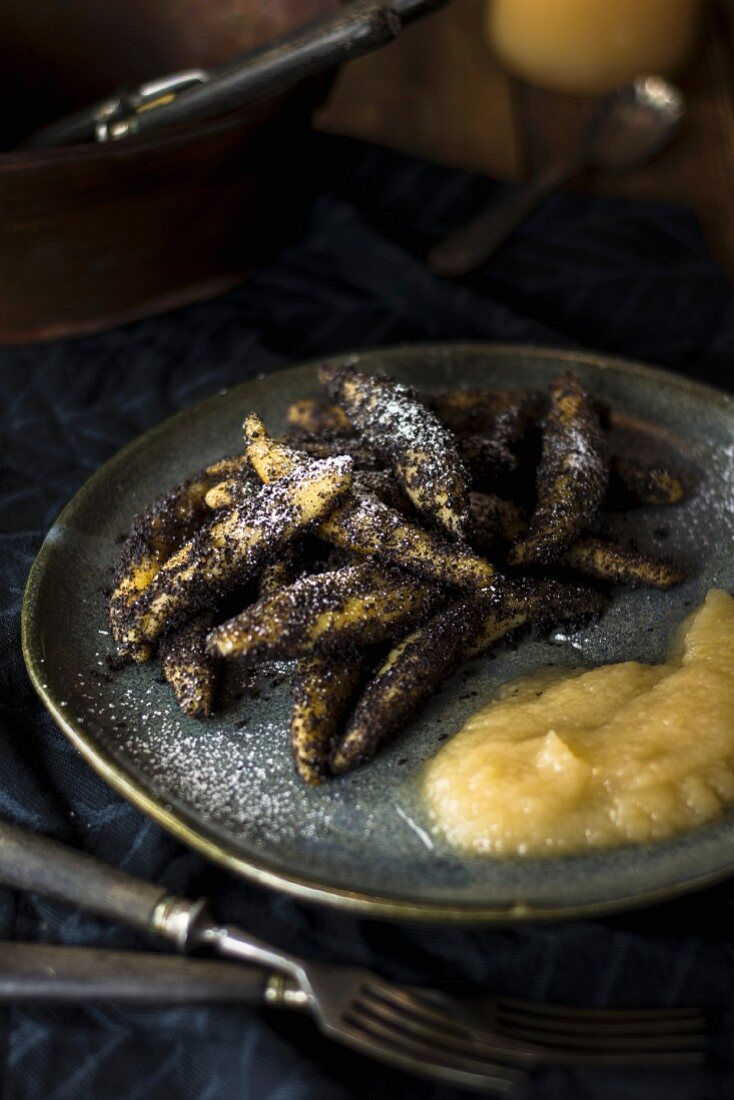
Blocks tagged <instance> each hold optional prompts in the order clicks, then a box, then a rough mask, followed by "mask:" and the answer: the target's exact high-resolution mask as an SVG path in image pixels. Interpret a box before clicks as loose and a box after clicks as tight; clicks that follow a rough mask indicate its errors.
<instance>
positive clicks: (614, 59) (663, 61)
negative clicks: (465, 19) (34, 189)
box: [487, 0, 701, 95]
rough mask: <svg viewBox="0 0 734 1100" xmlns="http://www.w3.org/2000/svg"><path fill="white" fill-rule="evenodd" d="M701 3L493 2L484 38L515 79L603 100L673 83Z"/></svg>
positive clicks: (696, 0) (652, 0)
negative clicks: (654, 79)
mask: <svg viewBox="0 0 734 1100" xmlns="http://www.w3.org/2000/svg"><path fill="white" fill-rule="evenodd" d="M700 6H701V0H490V4H489V7H488V9H487V34H488V38H489V41H490V44H491V46H492V49H493V51H494V52H495V54H496V55H497V57H498V58H499V59H500V61H501V62H502V64H503V65H504V66H505V67H506V68H507V69H508V71H510V72H512V73H513V74H514V75H516V76H519V77H521V78H523V79H524V80H527V81H529V82H530V83H532V84H538V85H540V86H541V87H546V88H550V89H554V90H557V91H562V92H571V93H576V94H581V95H598V94H601V93H604V92H609V91H611V90H612V89H613V88H615V87H617V86H618V85H620V84H627V83H630V82H631V81H632V80H634V79H635V77H638V76H640V75H642V74H648V73H650V74H658V75H666V76H667V75H671V74H674V73H675V72H676V70H677V69H679V68H680V66H681V65H682V64H683V62H684V61H685V59H686V57H687V55H688V53H689V51H690V48H691V46H692V44H693V41H694V39H695V34H696V29H697V16H698V12H699V9H700Z"/></svg>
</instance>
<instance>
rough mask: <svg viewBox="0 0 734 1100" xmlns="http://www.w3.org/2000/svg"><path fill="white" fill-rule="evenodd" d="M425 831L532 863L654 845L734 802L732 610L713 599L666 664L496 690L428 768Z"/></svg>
mask: <svg viewBox="0 0 734 1100" xmlns="http://www.w3.org/2000/svg"><path fill="white" fill-rule="evenodd" d="M423 794H424V797H425V799H426V802H427V804H428V808H429V812H430V815H431V818H432V821H433V827H434V830H435V831H436V832H437V833H438V834H439V835H443V836H444V837H445V838H446V839H447V840H448V841H449V843H451V844H452V845H453V846H455V847H457V848H460V849H462V850H464V851H468V852H474V853H478V854H487V855H533V856H538V855H542V854H553V853H558V854H560V853H565V852H576V851H581V850H584V849H593V848H608V847H612V846H614V845H619V844H625V843H629V842H644V841H650V840H659V839H662V838H664V837H668V836H672V835H673V834H675V833H680V832H683V831H684V830H686V829H691V828H693V827H695V826H696V825H700V824H702V823H703V822H706V821H711V820H712V819H714V818H716V817H718V816H719V815H720V814H721V813H722V811H723V810H724V808H725V807H726V806H728V805H730V804H732V803H734V599H732V597H731V596H730V595H728V594H727V593H726V592H722V591H720V590H718V589H713V590H712V591H710V592H709V593H708V595H707V597H706V600H705V602H704V603H703V604H702V605H701V607H699V608H698V609H697V610H696V611H695V612H693V614H691V615H690V616H689V617H688V618H687V619H686V620H685V621H684V622H683V623H682V625H681V627H680V628H679V631H678V633H677V635H676V639H675V642H674V645H673V646H672V648H671V652H670V655H669V657H668V660H667V661H666V662H665V663H664V664H660V665H644V664H639V663H637V662H634V661H628V662H624V663H621V664H611V665H603V666H601V667H599V668H594V669H591V670H584V669H574V670H571V671H569V670H568V669H564V670H560V671H559V670H555V671H548V670H547V669H546V670H544V671H543V672H541V673H538V674H536V675H531V676H529V677H524V678H522V679H520V680H517V681H515V682H514V683H510V684H507V685H505V687H504V688H503V689H502V691H501V692H500V694H499V697H498V698H497V699H496V700H494V701H493V702H491V703H489V704H488V705H487V706H485V707H483V708H482V709H481V710H479V711H478V712H477V713H476V714H474V715H472V717H471V718H470V719H469V720H468V721H467V722H466V724H465V725H464V726H463V727H462V729H461V730H460V731H459V732H458V733H457V734H456V736H455V737H454V738H453V739H452V740H451V741H450V742H448V744H446V745H445V746H444V747H443V748H442V749H441V750H440V751H439V752H438V753H437V755H436V756H435V757H434V758H433V759H432V760H431V761H429V763H428V765H427V767H426V770H425V772H424V775H423Z"/></svg>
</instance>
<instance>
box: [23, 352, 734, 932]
mask: <svg viewBox="0 0 734 1100" xmlns="http://www.w3.org/2000/svg"><path fill="white" fill-rule="evenodd" d="M462 350H464V351H472V352H482V351H485V352H487V353H488V354H492V355H496V356H504V355H517V356H525V357H528V358H538V359H542V358H546V357H548V356H552V357H553V358H555V359H559V360H565V361H566V362H567V363H568V364H569V365H571V364H574V363H577V364H584V365H585V366H593V367H596V368H597V369H599V370H601V371H605V370H607V369H610V368H611V369H613V370H616V371H622V372H623V373H627V374H632V375H642V376H644V377H647V378H654V379H657V380H659V381H664V382H665V383H666V384H668V385H673V386H675V387H677V388H679V389H682V390H684V391H687V392H690V393H691V394H696V395H698V396H699V397H702V398H706V399H707V400H709V401H710V400H714V401H715V402H716V403H717V404H720V405H723V406H724V408H726V409H728V410H730V411H731V412H732V413H733V414H734V395H732V394H729V393H727V392H726V391H725V390H723V389H720V388H718V387H717V386H714V385H711V384H709V383H705V382H699V381H697V380H695V379H691V378H689V377H687V376H686V375H681V374H678V373H676V372H674V371H670V370H666V369H663V368H659V367H654V366H650V365H648V364H645V363H640V362H637V361H635V360H631V359H626V358H624V357H621V356H612V355H606V354H605V353H603V352H597V351H592V350H584V349H578V348H555V347H553V346H549V345H543V344H513V343H494V342H492V341H487V340H461V341H440V342H426V343H420V342H414V341H410V342H403V343H398V344H390V345H384V346H379V347H376V348H363V349H358V350H354V351H344V352H337V353H335V354H329V355H321V356H314V357H311V358H309V359H308V360H305V361H303V362H299V363H294V364H287V365H285V366H283V367H282V368H280V369H277V370H274V371H270V372H268V374H267V375H266V378H271V377H276V376H278V375H281V374H285V373H289V374H292V375H296V374H301V373H302V374H307V373H309V372H310V371H312V370H313V367H314V366H315V365H316V364H319V363H324V362H329V361H332V360H335V359H337V360H338V359H351V358H353V357H356V358H357V359H361V358H364V357H365V356H369V357H370V358H373V357H378V356H379V355H380V354H390V353H393V352H396V351H405V352H406V353H410V352H415V353H420V352H423V353H427V354H434V355H441V354H446V355H455V354H457V353H460V352H461V351H462ZM261 380H262V379H258V378H249V379H244V380H243V381H242V382H238V383H235V385H233V386H232V387H228V388H227V389H226V390H225V391H217V392H216V393H214V394H210V395H209V396H208V397H206V398H203V399H202V400H201V401H196V402H194V403H193V404H192V405H187V406H186V407H185V408H183V409H180V410H179V411H178V412H176V413H174V414H173V415H171V416H168V417H166V418H165V419H163V420H162V421H160V422H159V423H157V424H154V425H152V426H151V427H150V428H147V429H146V430H145V431H143V432H141V433H140V434H139V435H137V436H135V438H134V439H132V440H130V441H129V442H128V443H127V444H125V445H124V446H123V447H121V448H120V449H119V450H117V451H116V452H115V453H114V454H113V455H111V456H110V457H109V458H108V459H107V460H106V461H105V462H104V463H103V464H102V465H101V466H99V467H98V468H97V469H96V470H95V471H94V472H93V473H92V474H91V475H90V476H89V477H88V478H87V479H86V480H85V481H84V482H83V484H82V485H81V486H80V487H79V488H78V489H77V491H76V492H75V493H74V495H73V496H72V497H71V499H70V500H69V501H68V502H67V504H66V505H65V506H64V507H63V508H62V510H61V512H60V513H59V514H58V516H57V517H56V519H55V520H54V522H53V524H52V525H51V527H50V528H49V532H47V534H46V536H45V537H44V540H43V543H42V544H41V547H40V548H39V551H38V553H37V555H36V557H35V559H34V561H33V564H32V566H31V569H30V571H29V574H28V578H27V581H26V584H25V589H24V593H23V602H22V609H21V646H22V651H23V659H24V662H25V666H26V670H27V672H28V676H29V678H30V680H31V683H32V685H33V688H34V690H35V691H36V693H37V694H38V696H39V697H40V699H41V702H42V703H43V705H44V706H45V708H46V710H47V711H48V712H49V714H50V715H51V717H52V718H53V720H54V722H55V723H56V725H57V726H58V727H59V728H60V730H61V732H62V733H63V734H64V735H65V736H66V737H67V738H68V739H69V741H71V743H72V744H73V745H74V747H75V748H76V749H77V751H78V752H79V753H80V755H81V756H82V757H83V759H84V760H85V761H86V762H87V763H88V764H89V765H90V766H91V767H92V768H93V770H94V771H96V772H97V774H98V775H100V776H101V777H102V779H104V780H105V782H106V783H108V784H109V786H111V787H112V789H113V790H115V791H116V792H117V793H118V794H120V795H122V797H123V798H125V799H127V801H129V802H131V803H132V804H133V805H134V806H135V807H136V808H137V809H139V810H140V811H141V812H143V813H144V814H146V815H147V816H148V817H150V818H152V819H153V820H154V821H155V822H156V823H157V824H159V825H161V826H162V827H163V828H164V829H166V830H167V831H168V832H169V833H171V834H172V835H173V836H174V837H175V838H176V839H177V840H179V841H180V842H182V843H183V844H185V845H187V846H188V847H190V848H193V849H194V850H196V851H198V852H200V853H201V854H202V855H204V856H206V857H207V858H209V859H211V860H212V861H213V862H214V863H217V864H219V865H220V866H223V867H225V868H226V869H227V870H229V871H231V872H234V873H235V874H238V875H240V876H241V877H244V878H245V879H247V880H249V881H251V882H255V883H257V884H258V885H260V886H264V887H266V888H269V889H273V890H280V891H282V892H283V893H285V894H287V895H289V896H291V897H294V898H295V899H296V900H299V901H304V902H309V903H319V904H322V905H326V906H330V907H332V908H337V909H340V910H342V911H347V912H349V913H351V914H353V915H359V916H369V917H376V918H382V919H401V920H414V921H421V922H440V923H451V924H490V923H492V924H496V923H505V924H512V923H521V922H525V921H552V920H559V919H569V918H582V917H586V916H590V915H602V914H606V913H613V912H617V911H620V910H630V909H634V908H640V907H643V906H646V905H650V904H651V903H654V902H658V901H662V900H666V899H668V898H672V897H676V896H679V895H681V894H685V893H689V892H691V891H695V890H699V889H702V888H704V887H706V886H710V885H712V884H714V883H716V882H719V881H721V880H722V879H724V878H726V877H727V876H728V875H730V874H731V873H732V870H734V853H733V854H732V861H731V863H730V864H728V865H724V866H721V867H718V868H716V869H715V870H713V871H710V872H706V873H703V874H701V875H698V876H695V877H694V878H686V879H685V880H684V881H682V882H679V883H673V884H667V885H665V886H662V887H655V888H651V889H649V890H646V891H644V890H643V891H636V892H635V893H634V894H631V895H624V896H620V897H618V898H612V899H609V900H607V901H604V900H601V901H599V900H597V901H591V902H589V903H587V904H584V903H574V904H570V903H566V904H559V905H553V904H548V905H543V904H540V903H534V902H526V901H523V900H519V899H518V900H517V901H515V902H511V903H504V904H502V905H497V904H494V905H493V904H491V903H481V904H477V903H464V904H462V903H460V902H441V903H439V902H431V901H417V900H415V899H409V898H400V897H397V896H393V895H389V894H386V895H382V894H379V893H373V892H370V891H356V890H348V889H345V888H341V887H338V886H333V885H328V884H324V883H323V882H320V881H318V879H313V878H309V877H304V876H301V875H296V874H292V873H289V872H286V871H283V870H280V869H277V868H274V867H272V865H270V864H269V862H268V860H267V859H262V860H260V859H257V858H256V857H253V856H244V855H241V854H238V853H236V852H234V851H232V850H231V849H229V848H227V847H226V846H225V845H224V844H223V843H222V842H220V841H219V840H217V839H215V838H214V836H213V835H211V834H210V833H209V832H208V830H207V829H206V827H201V826H196V827H194V826H193V825H191V824H189V822H188V821H187V820H186V818H185V816H184V815H183V814H182V813H180V812H179V811H177V810H175V809H173V807H170V808H167V807H166V805H164V803H163V801H162V799H157V798H156V797H155V796H154V795H153V794H152V793H151V792H149V791H148V790H146V789H145V787H144V786H143V785H142V783H141V782H139V781H138V780H136V779H135V777H134V776H133V775H132V774H131V773H129V772H127V771H126V770H125V769H124V767H123V766H122V765H121V764H120V763H119V762H118V761H116V760H115V759H114V757H113V756H112V754H111V753H109V752H108V751H106V750H105V749H104V747H103V746H101V745H100V744H99V743H98V742H97V740H96V738H95V737H94V736H93V735H91V734H89V733H88V732H87V731H86V730H85V729H84V727H83V726H78V725H76V724H75V723H74V722H73V721H72V720H71V718H70V717H69V716H68V715H67V714H66V713H65V712H64V711H63V710H62V708H61V707H60V706H59V705H57V703H56V702H55V700H54V698H53V697H52V695H51V693H50V692H49V690H48V689H47V688H46V687H44V672H43V667H42V663H41V662H42V646H41V638H40V631H35V630H34V627H35V626H36V624H37V623H38V621H39V617H40V616H39V613H38V607H37V599H38V594H39V591H40V587H41V582H42V580H43V575H44V571H45V566H46V563H47V560H48V558H49V554H50V553H51V540H50V538H49V535H50V533H51V532H52V531H53V530H54V529H55V528H56V527H57V526H58V525H60V524H63V523H64V518H65V516H67V515H70V514H71V513H72V512H73V511H74V510H75V509H76V507H77V506H78V504H79V503H80V498H83V497H84V496H85V495H86V493H87V492H91V491H93V489H94V488H95V486H96V484H97V483H98V482H99V481H101V480H102V479H103V477H104V476H105V475H106V471H107V468H108V467H109V466H111V465H112V464H115V463H118V462H122V461H124V459H125V458H126V457H127V456H128V455H129V454H131V453H134V452H135V451H136V450H137V449H138V448H141V447H144V446H145V445H147V443H148V442H149V441H150V439H151V438H152V437H155V436H156V435H157V434H158V433H160V432H162V431H164V430H165V431H167V430H169V428H170V426H171V424H173V423H174V422H175V421H176V420H178V419H179V418H184V417H186V416H190V415H191V413H192V411H193V410H194V409H197V410H202V409H205V408H206V406H207V404H209V403H210V402H215V401H217V400H219V399H221V396H222V392H226V393H232V392H234V391H236V390H237V389H238V388H239V387H240V386H246V385H248V384H251V383H252V382H255V381H261Z"/></svg>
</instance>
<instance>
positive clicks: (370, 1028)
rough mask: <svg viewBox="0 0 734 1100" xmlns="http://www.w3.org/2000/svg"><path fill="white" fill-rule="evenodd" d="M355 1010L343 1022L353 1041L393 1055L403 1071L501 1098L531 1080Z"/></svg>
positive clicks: (518, 1072)
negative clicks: (444, 1048)
mask: <svg viewBox="0 0 734 1100" xmlns="http://www.w3.org/2000/svg"><path fill="white" fill-rule="evenodd" d="M352 1009H353V1011H352V1010H350V1011H349V1012H347V1013H345V1014H344V1017H343V1019H344V1021H345V1023H347V1024H348V1025H349V1027H350V1028H352V1029H353V1036H352V1037H353V1040H356V1042H357V1044H358V1045H360V1046H361V1047H362V1048H363V1049H365V1050H367V1051H368V1052H369V1051H370V1048H371V1047H374V1046H375V1045H377V1046H379V1048H380V1052H381V1054H382V1056H383V1057H387V1056H391V1057H392V1060H393V1061H395V1062H396V1064H397V1063H398V1060H401V1061H402V1065H403V1068H407V1069H409V1070H410V1071H411V1072H414V1073H415V1072H422V1073H424V1074H425V1075H428V1076H432V1077H439V1078H442V1079H444V1080H451V1081H453V1082H454V1083H456V1084H462V1085H463V1086H464V1087H472V1088H482V1089H487V1088H492V1089H494V1090H496V1091H497V1092H499V1093H500V1094H501V1095H508V1094H509V1093H510V1092H512V1091H513V1090H514V1089H515V1088H516V1087H517V1086H518V1085H521V1084H524V1083H525V1082H526V1081H527V1079H528V1075H527V1074H526V1073H525V1072H524V1071H523V1070H519V1069H512V1068H510V1067H508V1066H500V1065H498V1064H497V1063H496V1062H492V1061H490V1060H488V1059H482V1058H473V1057H469V1056H467V1055H456V1054H451V1053H449V1052H444V1051H440V1050H438V1049H437V1047H436V1045H435V1044H430V1045H429V1044H427V1043H425V1042H421V1041H420V1040H417V1039H415V1038H413V1037H412V1036H410V1035H405V1034H402V1033H401V1032H400V1031H398V1030H396V1029H395V1028H394V1027H393V1026H387V1025H385V1024H384V1023H383V1022H382V1021H381V1020H379V1019H376V1018H374V1017H373V1016H372V1015H371V1014H370V1013H369V1011H368V1010H365V1009H364V1008H363V1007H360V1006H359V1005H358V1004H355V1005H353V1006H352Z"/></svg>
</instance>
